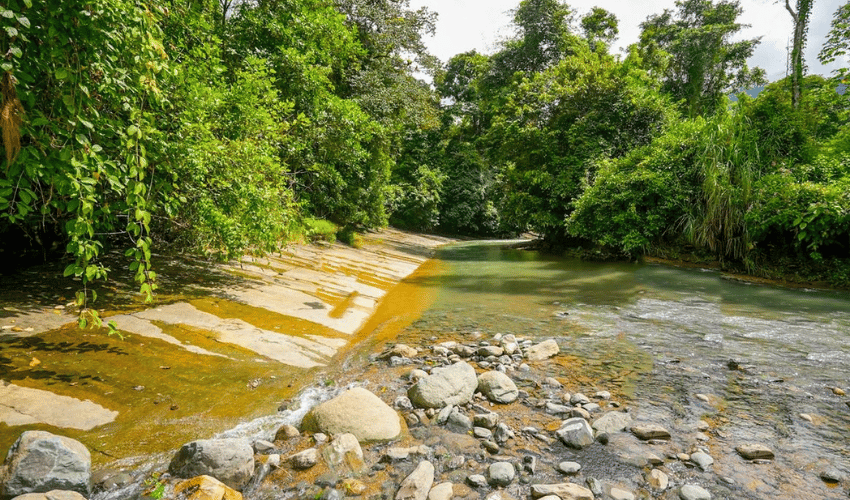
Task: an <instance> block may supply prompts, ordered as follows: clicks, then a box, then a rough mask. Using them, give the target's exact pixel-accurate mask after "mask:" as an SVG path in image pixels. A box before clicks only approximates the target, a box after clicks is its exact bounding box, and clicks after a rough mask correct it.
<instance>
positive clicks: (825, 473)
mask: <svg viewBox="0 0 850 500" xmlns="http://www.w3.org/2000/svg"><path fill="white" fill-rule="evenodd" d="M820 478H821V479H822V480H823V481H825V482H827V483H840V482H842V481H844V480H846V479H847V474H845V473H843V472H841V471H840V470H838V469H836V468H835V467H829V468H826V469H824V470H822V471H821V473H820Z"/></svg>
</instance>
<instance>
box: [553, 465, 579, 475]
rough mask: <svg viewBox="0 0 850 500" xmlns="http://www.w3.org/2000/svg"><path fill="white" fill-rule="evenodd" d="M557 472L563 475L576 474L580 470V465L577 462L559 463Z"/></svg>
mask: <svg viewBox="0 0 850 500" xmlns="http://www.w3.org/2000/svg"><path fill="white" fill-rule="evenodd" d="M558 470H559V471H561V472H562V473H564V474H576V473H578V471H580V470H581V464H580V463H578V462H561V463H559V464H558Z"/></svg>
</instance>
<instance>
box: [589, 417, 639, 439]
mask: <svg viewBox="0 0 850 500" xmlns="http://www.w3.org/2000/svg"><path fill="white" fill-rule="evenodd" d="M631 421H632V417H631V416H630V415H629V414H628V413H624V412H621V411H609V412H608V413H605V414H604V415H602V416H601V417H599V418H597V419H596V420H595V421H594V422H593V425H591V427H593V428H594V429H596V431H597V432H607V433H608V434H613V433H615V432H622V431H624V430H626V427H628V426H629V423H630V422H631Z"/></svg>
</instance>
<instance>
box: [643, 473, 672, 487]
mask: <svg viewBox="0 0 850 500" xmlns="http://www.w3.org/2000/svg"><path fill="white" fill-rule="evenodd" d="M646 482H648V483H649V486H650V487H651V488H652V489H654V490H660V491H664V490H666V489H667V485H668V483H669V478H668V477H667V474H665V473H664V471H661V470H659V469H652V470H651V471H649V475H648V476H647V479H646Z"/></svg>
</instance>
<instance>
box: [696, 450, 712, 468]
mask: <svg viewBox="0 0 850 500" xmlns="http://www.w3.org/2000/svg"><path fill="white" fill-rule="evenodd" d="M691 462H693V463H695V464H697V465H699V466H700V468H701V469H702V470H705V471H707V470H708V468H709V467H711V466H712V464H714V459H713V458H711V455H709V454H708V453H704V452H702V451H698V452H696V453H692V454H691Z"/></svg>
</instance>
